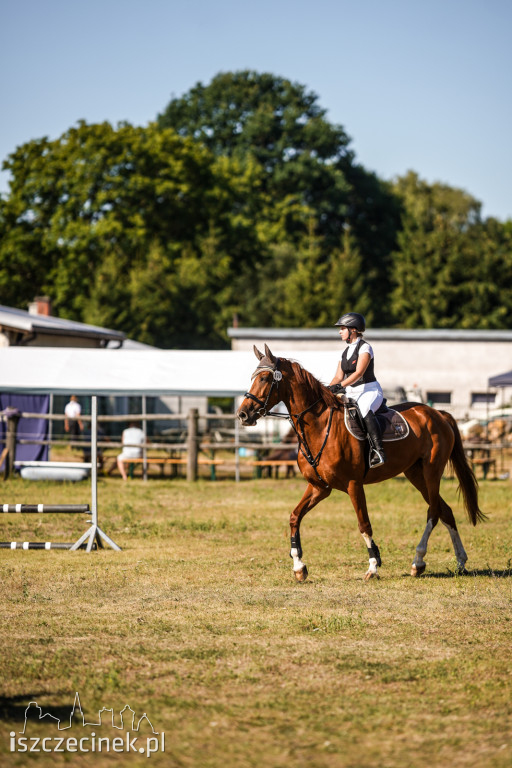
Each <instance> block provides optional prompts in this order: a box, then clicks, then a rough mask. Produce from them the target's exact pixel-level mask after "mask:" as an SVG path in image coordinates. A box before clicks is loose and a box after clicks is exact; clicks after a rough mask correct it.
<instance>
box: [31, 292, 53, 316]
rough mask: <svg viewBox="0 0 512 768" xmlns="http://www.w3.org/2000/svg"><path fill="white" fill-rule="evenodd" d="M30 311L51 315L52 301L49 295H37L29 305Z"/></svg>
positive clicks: (35, 313) (34, 313) (33, 313)
mask: <svg viewBox="0 0 512 768" xmlns="http://www.w3.org/2000/svg"><path fill="white" fill-rule="evenodd" d="M28 311H29V314H31V315H46V317H49V315H51V302H50V297H49V296H36V297H35V299H34V301H31V302H30V304H29V305H28Z"/></svg>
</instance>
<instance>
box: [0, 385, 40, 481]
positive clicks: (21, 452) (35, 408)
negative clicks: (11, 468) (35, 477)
mask: <svg viewBox="0 0 512 768" xmlns="http://www.w3.org/2000/svg"><path fill="white" fill-rule="evenodd" d="M7 407H11V408H17V409H18V411H20V412H21V413H45V414H46V413H49V408H50V396H49V395H11V394H9V393H6V392H4V393H0V411H3V410H4V409H5V408H7ZM48 423H49V422H48V419H23V418H22V419H20V420H19V422H18V440H19V439H23V440H46V439H47V438H48ZM6 427H7V425H6V423H5V422H3V421H1V422H0V438H1V439H2V440H5V432H6ZM4 445H5V443H2V444H1V446H2V447H0V451H1V450H2V448H3V446H4ZM15 460H16V461H48V446H47V445H20V444H19V443H18V444H17V446H16V457H15ZM2 467H3V464H2V465H1V466H0V469H1V468H2Z"/></svg>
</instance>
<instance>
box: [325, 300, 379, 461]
mask: <svg viewBox="0 0 512 768" xmlns="http://www.w3.org/2000/svg"><path fill="white" fill-rule="evenodd" d="M335 325H337V326H339V328H340V331H339V333H340V336H341V338H342V340H343V341H345V342H346V343H347V344H348V345H349V346H348V347H347V349H345V350H344V352H343V354H342V356H341V360H340V362H339V363H338V368H337V370H336V374H335V376H334V378H333V380H332V381H331V383H330V385H329V387H330V388H331V389H333V391H336V390H339V385H340V384H341V385H342V386H343V388H344V389H345V390H346V393H347V395H348V396H349V397H351V398H352V399H353V400H356V402H357V405H358V406H359V411H360V412H361V416H362V417H363V421H364V424H365V427H366V431H367V432H368V435H369V436H370V440H371V442H372V443H373V451H372V453H371V456H370V465H371V466H372V467H375V466H378V465H379V464H384V462H385V461H386V456H385V454H384V451H383V449H382V438H381V433H380V429H379V425H378V423H377V418H376V416H375V411H376V410H378V408H380V406H381V404H382V401H383V399H384V396H383V394H382V389H381V386H380V384H379V382H378V381H377V379H376V378H375V374H374V372H373V349H372V348H371V346H370V345H369V344H368V342H367V341H365V340H364V339H363V333H364V331H365V329H366V321H365V319H364V317H363V315H360V314H358V313H357V312H348V313H347V314H346V315H342V316H341V317H340V319H339V320H338V322H337V323H335ZM336 385H337V386H336Z"/></svg>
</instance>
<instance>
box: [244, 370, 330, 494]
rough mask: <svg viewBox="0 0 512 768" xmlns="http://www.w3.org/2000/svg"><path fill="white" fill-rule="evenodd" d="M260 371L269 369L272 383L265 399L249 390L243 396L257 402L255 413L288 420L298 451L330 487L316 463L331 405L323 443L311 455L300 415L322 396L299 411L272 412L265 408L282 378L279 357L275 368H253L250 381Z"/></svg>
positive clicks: (321, 450)
mask: <svg viewBox="0 0 512 768" xmlns="http://www.w3.org/2000/svg"><path fill="white" fill-rule="evenodd" d="M262 371H269V372H270V373H271V374H272V383H271V385H270V387H269V390H268V393H267V396H266V398H265V400H261V399H260V398H259V397H256V395H253V394H251V393H250V392H246V393H245V397H248V398H249V399H250V400H254V402H255V403H257V404H258V405H259V406H260V408H259V410H258V411H257V413H258V414H260V415H261V416H273V417H274V418H277V419H287V420H288V422H289V423H290V424H291V426H292V428H293V431H294V432H295V434H296V435H297V440H298V441H299V450H300V452H301V453H302V455H303V456H304V458H305V459H306V461H307V462H308V464H309V465H310V466H311V467H312V468H313V469H314V471H315V474H316V476H317V477H318V479H319V480H321V482H322V483H323V484H324V485H325V487H326V488H329V487H330V486H329V483H326V482H325V480H324V479H323V477H322V476H321V475H320V473H319V472H318V469H317V467H318V464H319V463H320V459H321V458H322V453H323V450H324V448H325V446H326V443H327V440H328V438H329V434H330V431H331V424H332V415H333V412H334V409H333V408H332V406H331V407H330V408H329V421H328V422H327V430H326V433H325V437H324V441H323V443H322V445H321V447H320V450H319V451H318V453H317V454H316V456H313V454H312V452H311V449H310V447H309V443H308V440H307V437H306V430H305V424H304V421H303V418H302V417H303V416H304V414H305V413H308V411H310V410H311V409H312V408H314V407H315V405H316V404H317V403H319V402H320V401H321V399H322V398H321V397H319V398H318V399H317V400H315V402H314V403H311V405H308V407H307V408H305V409H304V410H303V411H301V412H300V413H294V414H292V413H290V414H289V415H286V414H284V413H273V412H272V411H271V410H270V411H269V410H267V406H268V401H269V400H270V395H271V394H272V391H273V389H274V387H276V389H279V382H280V381H281V380H282V378H283V374H282V373H281V371H280V370H279V358H278V359H277V361H276V366H275V368H271V367H270V366H262V367H261V368H260V367H258V368H257V369H256V370H255V372H254V373H253V375H252V376H251V381H252V380H253V379H254V378H255V377H256V376H257V375H258V374H259V373H261V372H262ZM294 418H295V419H296V420H297V426H295V422H294V420H293V419H294Z"/></svg>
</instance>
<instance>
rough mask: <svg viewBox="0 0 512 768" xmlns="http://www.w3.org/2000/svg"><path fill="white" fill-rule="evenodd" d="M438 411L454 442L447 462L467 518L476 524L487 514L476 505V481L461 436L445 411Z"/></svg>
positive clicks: (453, 420) (451, 418)
mask: <svg viewBox="0 0 512 768" xmlns="http://www.w3.org/2000/svg"><path fill="white" fill-rule="evenodd" d="M440 413H441V414H442V416H443V418H444V419H445V421H447V422H448V424H449V425H450V427H451V429H452V431H453V436H454V438H455V442H454V444H453V449H452V453H451V456H450V458H449V462H450V464H451V465H452V467H453V470H454V472H455V474H456V475H457V480H458V481H459V494H460V493H462V498H463V500H464V508H465V510H466V512H467V514H468V518H469V520H470V522H471V523H473V525H476V524H477V523H478V522H483V521H484V520H485V519H486V518H487V515H485V514H484V513H483V512H482V510H481V509H480V507H479V506H478V481H477V479H476V477H475V473H474V472H473V470H472V469H471V467H470V466H469V464H468V460H467V458H466V454H465V453H464V447H463V445H462V438H461V436H460V432H459V428H458V426H457V422H456V421H455V419H454V418H453V416H452V415H451V414H450V413H448V412H447V411H440Z"/></svg>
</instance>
